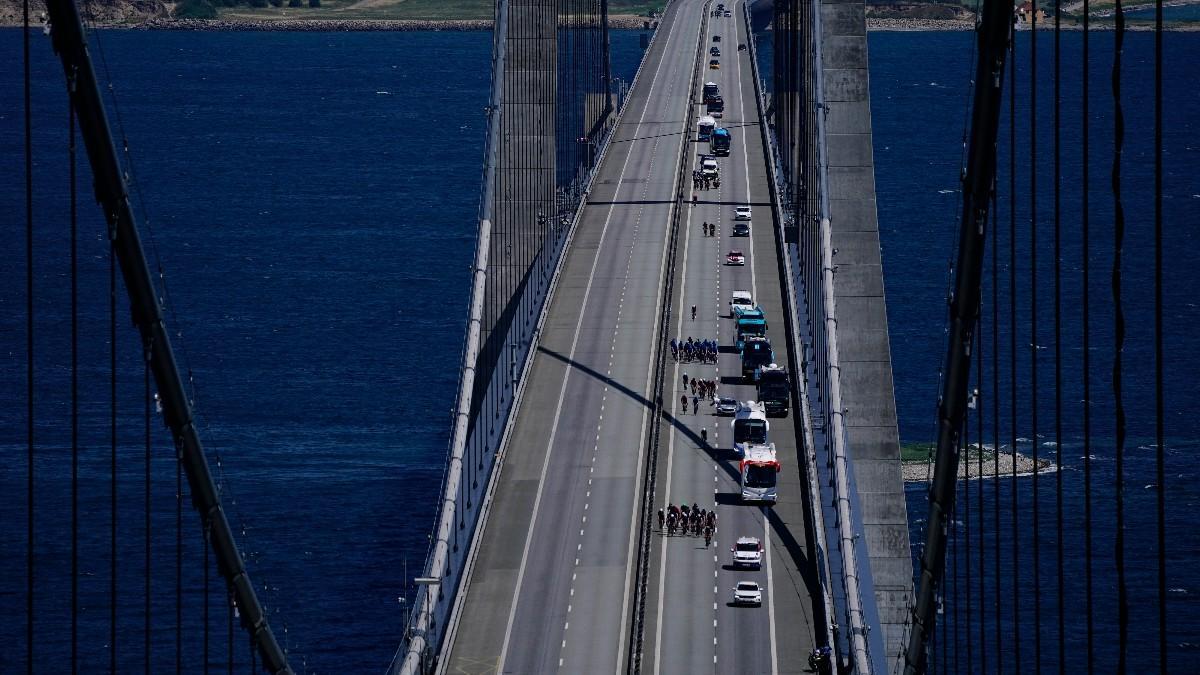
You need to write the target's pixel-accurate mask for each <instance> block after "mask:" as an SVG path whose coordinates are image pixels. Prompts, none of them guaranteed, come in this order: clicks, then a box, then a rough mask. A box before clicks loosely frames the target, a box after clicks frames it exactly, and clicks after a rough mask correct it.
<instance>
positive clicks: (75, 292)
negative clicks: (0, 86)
mask: <svg viewBox="0 0 1200 675" xmlns="http://www.w3.org/2000/svg"><path fill="white" fill-rule="evenodd" d="M76 159H77V158H76V146H75V86H74V83H70V86H68V88H67V171H68V176H69V178H68V183H69V184H70V187H69V190H70V202H71V203H70V209H71V224H70V227H71V672H72V673H77V672H79V264H78V263H79V247H78V243H79V237H78V234H79V227H78V216H79V204H78V199H77V192H78V180H77V178H78V177H77V175H76Z"/></svg>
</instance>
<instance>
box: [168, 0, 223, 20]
mask: <svg viewBox="0 0 1200 675" xmlns="http://www.w3.org/2000/svg"><path fill="white" fill-rule="evenodd" d="M175 16H176V17H178V18H180V19H215V18H217V10H216V8H214V7H213V6H212V3H210V2H209V1H208V0H183V2H181V3H179V4H178V5H176V6H175Z"/></svg>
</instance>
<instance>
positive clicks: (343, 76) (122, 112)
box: [0, 30, 642, 673]
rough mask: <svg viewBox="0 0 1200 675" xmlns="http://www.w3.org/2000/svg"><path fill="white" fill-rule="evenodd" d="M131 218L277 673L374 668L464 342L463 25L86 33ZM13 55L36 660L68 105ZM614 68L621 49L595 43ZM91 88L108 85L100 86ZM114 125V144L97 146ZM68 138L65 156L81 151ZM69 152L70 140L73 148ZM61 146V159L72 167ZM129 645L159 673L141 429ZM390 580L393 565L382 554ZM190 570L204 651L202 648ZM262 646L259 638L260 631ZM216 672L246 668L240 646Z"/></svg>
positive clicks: (3, 368) (89, 242) (57, 645)
mask: <svg viewBox="0 0 1200 675" xmlns="http://www.w3.org/2000/svg"><path fill="white" fill-rule="evenodd" d="M99 37H100V39H99V40H98V41H94V43H93V48H94V50H95V53H96V54H97V55H99V56H102V57H103V62H104V63H105V64H106V66H105V67H104V68H102V69H101V79H102V81H111V83H112V86H113V89H114V90H115V91H116V93H117V102H118V104H119V112H118V108H116V107H110V115H111V117H112V120H113V122H114V123H116V124H118V125H119V128H121V129H123V138H124V139H127V141H128V146H129V148H130V156H131V157H132V158H133V172H132V176H133V180H134V185H135V188H136V195H135V200H134V203H135V206H136V207H138V209H139V211H141V212H142V216H143V219H144V225H143V237H144V239H145V243H146V247H147V250H148V251H149V252H150V253H151V255H152V262H151V264H152V265H153V266H156V268H157V266H158V265H161V270H162V272H163V275H164V279H165V282H166V286H167V287H168V289H169V296H168V297H167V299H166V301H167V308H168V310H169V312H170V315H169V322H170V326H171V328H172V331H173V335H174V336H175V337H174V342H175V346H176V348H177V350H179V352H180V356H181V359H182V363H181V366H182V367H184V368H186V374H187V375H188V376H190V377H193V378H194V382H195V401H196V404H197V408H198V411H199V414H200V418H201V423H202V427H201V429H202V432H201V435H202V437H203V438H204V440H205V442H206V444H207V447H208V451H209V454H210V459H211V461H212V462H213V465H214V466H213V468H214V471H218V468H219V471H218V473H220V474H223V476H224V477H225V478H226V485H227V488H228V492H227V493H226V494H225V503H226V506H227V508H228V510H229V513H230V519H231V520H232V521H233V523H234V527H235V529H237V530H238V531H239V532H240V534H241V544H242V547H243V551H245V552H247V554H248V562H247V565H248V568H249V570H250V574H251V576H252V578H253V579H254V580H255V581H256V583H257V584H259V585H260V589H259V594H260V597H261V598H262V599H263V601H264V602H265V603H266V604H267V605H268V607H269V609H270V611H271V612H272V614H271V619H272V622H273V627H274V629H275V631H276V633H277V635H279V636H280V639H281V640H286V642H287V644H288V645H289V646H290V647H291V649H292V651H293V660H294V661H295V662H296V666H297V669H298V670H303V669H307V670H308V671H309V672H341V673H349V672H378V671H380V670H381V669H382V668H384V667H385V666H386V664H387V663H388V660H389V659H390V658H391V656H392V653H393V650H394V649H395V648H396V646H397V645H398V644H399V642H400V639H401V634H402V626H403V621H404V619H405V616H406V613H405V609H404V606H402V605H401V604H400V603H399V602H398V598H400V597H401V596H403V595H404V594H405V593H406V591H407V592H409V593H411V589H406V588H405V586H404V584H405V578H406V572H407V576H408V577H409V578H411V577H412V576H415V575H417V574H419V571H420V567H421V565H422V564H423V563H424V559H425V555H426V549H427V545H428V534H429V532H430V530H431V526H432V523H433V517H434V513H435V510H436V505H437V494H438V493H439V489H440V483H441V480H442V476H443V472H444V469H445V464H446V462H445V453H446V444H447V439H448V435H449V431H450V410H451V407H452V406H453V403H454V388H455V386H456V384H457V378H458V365H459V360H460V358H461V349H462V340H463V335H464V328H465V320H466V309H467V299H468V298H467V294H468V291H469V286H468V284H469V273H468V270H469V266H470V261H471V258H472V255H473V249H474V237H475V233H476V224H475V220H474V219H475V215H476V208H477V205H478V193H479V181H480V175H481V170H482V164H481V160H482V157H483V147H482V146H483V134H484V122H485V116H484V106H485V105H486V104H487V100H488V87H489V81H490V70H489V68H490V62H489V57H490V49H491V37H490V34H489V33H486V32H467V33H454V32H438V33H434V32H430V33H412V32H405V33H326V34H319V33H294V34H290V33H214V32H200V33H187V32H142V31H136V32H135V31H118V32H114V31H104V32H102V34H101V35H100V36H99ZM33 42H34V44H33V64H32V67H33V76H34V86H33V103H34V106H33V108H34V129H33V137H34V162H35V170H34V195H35V198H36V201H37V207H36V209H35V222H36V242H35V250H34V257H35V261H36V272H35V274H36V278H35V282H34V284H35V288H36V299H37V304H36V310H35V320H34V327H35V340H36V345H37V346H36V353H37V357H36V363H37V395H36V399H35V400H36V413H35V415H36V436H35V437H36V439H37V446H38V462H37V465H36V466H37V489H36V491H37V503H38V508H37V511H36V513H37V519H38V520H37V532H38V534H37V537H36V540H37V554H36V565H37V570H38V572H37V578H38V581H37V593H36V597H37V617H38V619H37V627H38V630H39V643H38V657H39V658H38V663H39V664H40V666H44V667H46V668H47V669H52V668H51V666H50V663H52V662H56V663H60V664H61V661H60V660H59V656H60V655H62V654H64V653H67V652H66V650H67V649H68V645H69V642H68V640H69V634H68V632H67V628H66V627H67V626H69V617H70V605H69V602H70V600H69V597H70V596H69V584H70V571H69V567H68V563H69V556H70V540H69V536H70V534H69V533H70V530H69V523H70V520H69V517H70V516H69V511H68V508H69V501H68V496H69V490H70V482H69V481H70V426H69V420H70V417H69V415H70V398H69V396H70V394H69V392H70V388H69V387H70V380H69V364H70V337H69V323H68V322H69V311H70V310H69V307H70V305H69V283H70V282H69V276H68V275H69V267H68V265H69V259H68V255H69V253H68V251H69V243H68V239H67V236H68V216H69V207H68V199H67V194H68V193H67V168H66V167H67V143H66V138H67V117H66V115H67V101H66V96H65V88H64V85H63V75H62V70H61V67H60V66H59V65H58V62H57V59H56V58H55V57H54V55H53V54H52V52H51V49H50V45H49V40H48V39H46V38H44V37H42V36H41V35H40V33H39V34H38V35H36V36H35V37H34V41H33ZM611 42H612V50H613V57H612V58H613V74H614V75H615V76H620V77H623V78H624V79H625V80H626V81H628V80H629V79H630V78H631V77H632V76H633V74H634V72H635V70H636V68H637V64H638V62H639V61H640V59H641V54H642V50H641V48H640V46H639V44H638V35H637V33H635V32H629V31H616V32H614V33H613V34H612V36H611ZM21 62H22V61H21V34H20V32H19V31H16V30H6V31H0V63H4V64H5V67H4V68H3V69H0V166H3V167H5V169H4V174H3V175H4V176H5V177H6V179H5V180H3V181H0V183H2V184H3V185H2V187H0V221H2V222H3V225H4V228H3V229H4V231H5V232H6V233H8V235H9V237H10V239H11V241H13V242H20V241H23V240H24V235H23V234H22V232H23V227H22V224H23V222H24V220H25V219H24V186H23V176H24V170H23V163H22V153H23V150H22V147H23V146H22V143H23V132H22V128H23V113H22V104H21V101H22V94H21V92H22V84H21V82H22V74H21V73H22V71H21V67H20V64H21ZM110 78H111V80H110ZM119 139H120V135H119ZM81 150H82V148H81ZM81 154H82V153H81ZM82 162H83V160H81V163H82ZM90 181H91V179H90V174H89V173H88V172H87V171H86V170H81V174H80V180H79V185H80V199H79V204H80V219H79V251H80V252H79V266H80V278H81V282H80V284H81V288H80V293H81V297H80V328H79V330H80V356H79V361H80V364H81V366H82V368H81V396H80V402H81V410H82V418H81V427H80V442H81V446H82V452H81V461H80V472H81V480H82V481H83V482H82V485H81V489H80V494H81V501H82V517H81V523H82V526H83V528H84V531H83V535H82V536H81V543H80V547H81V548H80V550H81V557H82V560H83V562H82V564H81V577H80V593H81V598H82V599H83V608H84V611H83V614H82V620H81V627H80V631H81V633H80V643H81V654H82V655H83V657H84V659H85V662H86V663H92V664H97V667H103V666H106V664H107V663H108V649H107V647H106V645H107V644H108V639H107V638H108V633H107V631H108V603H107V600H106V598H107V592H108V578H109V569H110V566H109V560H110V558H111V556H110V551H109V550H108V543H107V541H108V535H109V527H110V520H111V519H110V517H109V495H110V491H111V486H110V485H109V484H108V478H107V475H108V473H107V472H108V469H109V462H110V451H109V438H108V419H109V417H108V415H109V412H108V410H109V403H108V401H109V393H108V386H109V382H108V378H109V376H108V374H107V373H108V364H109V354H108V352H109V350H108V346H107V345H108V343H107V340H108V318H107V317H108V262H107V245H106V243H105V227H104V224H103V220H102V218H101V217H100V214H99V213H98V211H97V209H96V208H95V207H94V202H93V199H92V198H91V196H90ZM5 261H6V262H5V263H3V264H0V448H2V449H3V456H4V458H5V461H4V463H3V464H0V541H3V542H4V544H3V545H2V546H0V566H2V567H3V568H4V569H6V570H9V571H10V573H9V574H5V575H3V576H2V577H0V617H4V621H2V622H0V672H10V671H12V670H16V669H18V666H19V664H21V663H22V662H23V661H24V658H25V657H24V621H23V620H22V617H23V616H24V615H25V610H24V604H23V603H24V581H23V579H24V576H25V575H24V573H23V572H17V571H16V570H24V564H25V563H24V549H25V544H24V542H25V517H24V514H25V512H26V508H25V495H26V489H25V463H24V459H23V458H24V456H25V455H24V453H25V441H24V438H25V420H26V414H25V400H26V398H25V374H24V373H25V347H24V345H25V330H24V328H25V325H26V321H25V309H24V308H25V292H24V288H25V280H24V274H25V264H24V253H23V245H20V244H18V243H13V246H12V248H11V249H10V250H9V252H8V253H7V254H6V256H5ZM117 304H118V323H117V347H118V352H119V359H118V360H119V362H120V364H119V366H120V367H119V372H120V373H121V374H120V377H119V382H118V390H119V394H118V400H119V403H118V411H119V415H120V426H121V439H122V440H121V447H120V448H119V450H118V467H119V471H118V476H119V479H118V484H117V492H118V495H119V500H120V507H119V509H118V517H117V530H118V534H119V536H120V537H121V538H122V541H121V543H120V544H119V547H118V556H117V557H118V560H119V565H118V569H119V573H118V597H119V598H120V608H119V609H120V612H119V619H118V622H119V636H118V641H117V647H118V666H119V668H120V670H122V671H126V670H133V669H138V668H140V667H141V666H140V665H139V664H141V662H142V649H143V646H142V645H143V637H144V633H145V629H144V626H143V616H144V613H143V608H142V605H141V602H142V601H141V600H140V598H141V597H143V596H144V593H143V588H144V577H145V574H144V564H143V562H142V560H143V557H144V537H145V529H146V527H145V523H144V522H143V518H142V516H141V515H139V513H140V510H141V507H142V505H143V501H144V500H145V488H144V485H145V481H144V477H143V476H144V462H145V460H144V456H145V451H144V449H143V448H142V447H141V446H142V442H141V438H142V429H143V424H144V420H143V416H142V412H143V407H144V400H143V393H144V389H143V384H142V375H141V369H140V367H139V365H138V354H139V348H138V342H137V340H138V338H137V337H136V333H134V332H133V331H132V330H131V328H130V325H129V321H128V318H127V316H128V311H127V302H126V301H125V299H124V291H123V290H122V291H120V295H119V299H118V303H117ZM153 426H154V428H155V430H156V435H155V447H154V449H153V453H152V455H153V459H152V475H153V478H152V480H151V497H150V499H151V501H152V507H153V511H154V514H155V515H154V518H153V520H152V522H151V528H150V529H151V532H152V533H153V537H152V542H153V543H152V550H153V556H152V561H151V569H152V570H153V574H152V581H151V583H152V592H153V595H154V597H155V600H154V603H153V606H152V608H151V610H152V611H151V616H152V622H151V623H152V627H153V628H152V632H153V638H152V641H153V644H154V648H153V658H154V661H155V662H156V663H169V664H173V663H174V657H175V648H176V647H175V633H174V625H175V621H174V612H175V574H174V566H175V553H176V551H175V549H176V546H175V534H174V532H175V512H176V508H175V507H176V500H175V494H176V486H175V469H174V454H173V451H172V449H171V447H170V440H169V437H167V436H166V435H164V434H163V433H161V431H158V428H159V425H158V424H157V423H154V424H153ZM183 524H184V529H183V532H184V542H183V548H184V551H183V559H184V574H183V582H182V585H183V587H184V609H183V613H184V617H183V620H184V623H185V629H184V636H183V646H182V652H183V658H184V662H185V663H186V664H189V665H188V668H187V669H188V670H189V671H195V670H196V669H197V668H198V667H199V663H200V659H201V658H203V657H202V654H203V644H202V642H201V640H202V636H203V634H204V631H203V630H202V626H203V623H202V621H203V597H204V596H203V594H202V591H201V589H202V588H203V579H204V576H203V575H204V571H203V567H202V566H201V560H202V559H203V558H202V557H201V550H202V546H203V541H202V539H201V533H200V527H199V526H198V519H197V517H196V515H195V514H194V513H193V512H192V510H191V508H190V506H189V505H187V504H185V505H184V508H183ZM406 565H407V567H406ZM212 574H213V575H214V581H213V583H212V589H213V593H212V600H211V605H212V607H211V617H210V625H211V626H212V630H211V631H210V632H211V634H212V635H211V640H212V646H211V650H210V651H211V653H212V656H211V659H212V662H213V664H214V665H216V664H219V663H221V662H222V661H224V660H225V658H226V657H225V653H226V634H225V628H226V624H225V612H224V609H223V607H224V604H223V599H222V594H221V593H220V592H218V591H216V589H217V587H218V586H219V581H216V580H215V571H213V572H212ZM285 627H286V629H287V633H286V635H284V628H285ZM235 658H236V660H237V663H238V667H239V669H242V668H245V667H246V665H247V663H248V658H249V657H248V653H247V649H246V648H245V642H244V640H242V638H241V633H240V631H239V632H238V634H237V642H236V649H235Z"/></svg>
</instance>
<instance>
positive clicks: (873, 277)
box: [821, 0, 913, 663]
mask: <svg viewBox="0 0 1200 675" xmlns="http://www.w3.org/2000/svg"><path fill="white" fill-rule="evenodd" d="M863 12H864V3H863V2H862V0H849V1H841V0H822V4H821V22H822V33H823V34H822V58H823V61H824V63H823V66H824V76H825V84H826V88H825V97H826V105H827V106H828V110H829V113H828V115H827V116H826V118H825V125H826V126H825V131H826V145H827V151H828V155H827V156H828V161H829V210H830V224H831V227H832V240H833V247H834V248H835V249H837V251H838V254H837V259H836V261H835V262H836V263H837V266H838V272H837V278H836V281H835V282H834V296H835V298H836V299H837V313H838V344H839V350H840V357H841V366H842V401H843V404H844V405H845V407H846V408H847V409H848V410H849V413H848V414H847V415H846V422H847V436H848V438H849V448H850V456H851V459H852V461H853V471H854V475H855V481H856V484H857V487H858V496H859V503H860V505H861V511H862V519H863V525H864V529H865V537H866V540H867V550H868V552H869V555H870V561H871V575H872V577H873V581H874V588H875V602H876V604H877V605H878V608H879V614H880V620H881V622H882V624H883V630H884V643H885V648H886V651H887V662H888V663H893V662H894V660H895V659H894V657H895V655H896V654H898V653H899V651H900V650H901V649H902V648H903V644H904V640H905V621H906V618H907V610H908V604H909V602H910V601H911V597H912V580H913V570H912V559H911V556H910V551H909V542H908V519H907V513H906V509H905V503H904V483H903V481H902V479H901V476H900V444H899V437H898V431H897V427H896V398H895V392H894V389H893V385H892V360H891V348H890V346H889V343H888V329H887V314H886V312H885V305H884V301H885V299H884V287H883V267H882V262H881V258H880V250H879V222H878V220H877V214H876V209H875V166H874V159H873V151H872V145H871V100H870V90H869V86H868V83H869V81H868V72H867V33H866V21H865V19H864V18H863Z"/></svg>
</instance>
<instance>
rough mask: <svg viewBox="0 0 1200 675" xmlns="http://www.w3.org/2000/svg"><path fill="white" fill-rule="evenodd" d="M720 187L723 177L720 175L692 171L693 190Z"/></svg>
mask: <svg viewBox="0 0 1200 675" xmlns="http://www.w3.org/2000/svg"><path fill="white" fill-rule="evenodd" d="M720 187H721V177H720V176H705V175H704V174H702V173H700V172H699V171H693V172H692V189H693V190H712V189H714V188H716V189H720Z"/></svg>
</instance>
